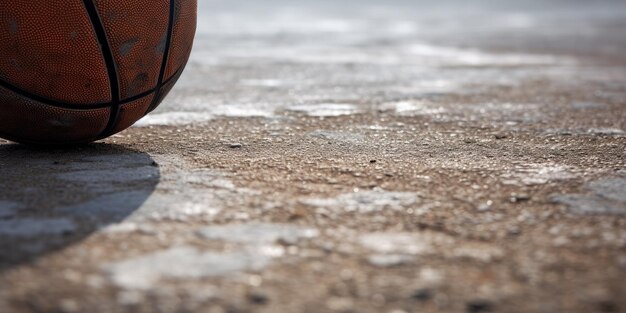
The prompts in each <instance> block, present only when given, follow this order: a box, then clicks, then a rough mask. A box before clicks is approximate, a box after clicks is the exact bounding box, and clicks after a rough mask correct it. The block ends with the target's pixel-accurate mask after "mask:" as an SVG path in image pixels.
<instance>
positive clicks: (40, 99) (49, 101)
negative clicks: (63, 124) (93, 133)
mask: <svg viewBox="0 0 626 313" xmlns="http://www.w3.org/2000/svg"><path fill="white" fill-rule="evenodd" d="M180 71H181V68H179V69H178V70H176V72H175V74H174V75H172V77H170V78H169V79H168V80H166V81H165V82H163V84H167V83H169V82H170V81H171V80H173V79H174V78H175V76H176V75H177V74H178V73H179V72H180ZM0 87H2V88H4V89H6V90H8V91H11V92H13V93H15V94H17V95H19V96H22V97H24V98H27V99H30V100H34V101H37V102H38V103H41V104H45V105H47V106H51V107H55V108H59V109H67V110H97V109H105V108H109V107H111V106H112V105H113V102H106V103H95V104H89V105H81V104H72V103H67V102H61V101H56V100H52V99H47V98H44V97H41V96H38V95H36V94H33V93H30V92H27V91H25V90H22V89H20V88H18V87H16V86H15V85H12V84H10V83H8V82H6V81H3V80H1V79H0ZM157 89H158V88H156V87H155V88H152V89H150V90H148V91H145V92H142V93H140V94H138V95H136V96H133V97H130V98H127V99H124V100H120V101H119V105H120V106H122V105H124V104H127V103H130V102H133V101H137V100H139V99H142V98H145V97H147V96H149V95H151V94H153V93H155V92H156V91H157Z"/></svg>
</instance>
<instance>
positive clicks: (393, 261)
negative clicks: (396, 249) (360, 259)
mask: <svg viewBox="0 0 626 313" xmlns="http://www.w3.org/2000/svg"><path fill="white" fill-rule="evenodd" d="M367 261H368V262H369V263H370V264H372V265H374V266H378V267H393V266H400V265H404V264H411V263H413V262H415V257H414V256H411V255H403V254H374V255H371V256H369V257H368V258H367Z"/></svg>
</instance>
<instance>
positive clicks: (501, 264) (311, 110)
mask: <svg viewBox="0 0 626 313" xmlns="http://www.w3.org/2000/svg"><path fill="white" fill-rule="evenodd" d="M200 2H201V21H200V30H199V35H198V41H197V47H196V51H195V53H194V56H193V59H192V61H191V63H190V65H189V67H188V70H187V72H186V74H185V76H184V78H183V79H182V81H181V82H180V84H179V86H178V87H177V89H175V91H174V92H173V94H172V95H171V97H170V98H169V99H168V101H167V103H165V104H164V105H163V107H162V108H160V109H159V111H158V112H155V113H154V114H152V115H151V116H150V117H148V118H146V119H145V120H143V121H141V122H140V123H139V124H138V125H137V126H136V127H134V128H132V129H130V130H128V131H126V132H124V133H122V134H120V135H118V136H115V137H113V138H110V139H108V140H105V141H103V142H100V143H97V144H93V145H89V146H85V147H79V148H74V149H66V150H36V149H31V148H27V147H23V146H18V145H13V144H9V143H4V142H3V143H2V144H0V312H18V313H20V312H68V313H69V312H212V313H216V312H252V311H254V312H256V311H259V312H394V313H400V312H623V311H624V310H626V285H625V283H624V282H625V281H626V136H625V133H624V129H626V58H625V57H624V54H623V52H624V51H625V50H624V48H625V47H626V40H625V38H626V28H625V27H624V26H625V25H626V23H625V22H624V21H626V19H624V18H623V12H626V11H624V10H622V9H623V7H620V5H619V4H618V3H617V4H616V3H614V2H607V3H603V4H602V5H593V6H592V5H591V4H588V3H586V2H581V3H578V2H573V3H572V2H571V1H564V2H563V3H561V2H558V1H550V2H545V1H541V2H538V3H534V5H535V6H533V3H532V2H524V3H521V4H520V3H518V4H515V5H516V6H518V7H510V5H509V7H502V6H501V5H502V4H499V6H498V5H496V4H498V3H492V4H490V5H487V4H485V5H480V4H477V3H475V2H472V5H471V6H469V5H467V4H465V6H464V7H462V6H461V5H463V4H462V3H463V2H462V3H461V4H456V5H450V6H447V7H443V6H441V7H440V6H436V7H433V6H432V5H427V4H424V3H421V2H420V3H418V4H415V3H412V4H406V3H401V2H399V3H397V4H389V3H390V2H385V3H386V4H384V5H383V4H382V2H380V3H379V4H378V5H377V4H376V3H375V2H373V3H367V2H365V4H363V3H364V2H357V1H354V2H342V4H341V6H339V5H338V4H332V5H331V4H329V5H328V6H324V5H323V4H318V5H311V4H308V5H307V6H304V4H302V5H294V4H293V2H291V3H289V2H287V3H285V4H276V5H271V4H269V2H266V1H264V2H263V5H259V4H257V5H254V4H252V5H251V4H249V3H246V4H237V3H236V4H233V2H232V1H229V2H228V3H215V2H208V1H207V2H204V0H201V1H200ZM391 3H393V2H391ZM459 8H461V9H459Z"/></svg>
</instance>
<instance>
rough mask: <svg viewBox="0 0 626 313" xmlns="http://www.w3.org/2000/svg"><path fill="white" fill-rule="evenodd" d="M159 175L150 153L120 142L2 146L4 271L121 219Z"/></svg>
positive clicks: (0, 252)
mask: <svg viewBox="0 0 626 313" xmlns="http://www.w3.org/2000/svg"><path fill="white" fill-rule="evenodd" d="M160 176H161V175H160V170H159V167H158V165H157V164H156V162H154V161H153V160H152V158H151V157H150V156H149V155H148V154H146V153H143V152H139V151H134V150H131V149H127V148H124V147H122V146H116V145H108V144H93V145H88V146H84V147H81V148H75V149H71V150H38V149H33V148H29V147H24V146H20V145H0V272H3V271H5V270H7V269H10V268H12V267H14V266H17V265H21V264H24V263H28V262H33V261H36V260H38V259H39V258H40V257H42V256H44V255H47V254H49V253H52V252H54V251H57V250H59V249H63V248H64V247H67V246H69V245H72V244H74V243H77V242H80V241H82V240H83V239H85V238H87V237H88V236H89V235H91V234H93V233H94V232H95V231H97V230H99V229H102V228H103V227H106V226H108V225H112V224H115V223H119V222H121V221H123V220H124V219H126V218H128V217H129V216H131V215H132V214H133V212H135V211H136V210H137V209H138V208H140V207H141V206H142V204H143V203H144V202H145V201H146V200H147V199H148V197H150V195H151V194H152V193H153V192H154V191H155V189H156V186H157V184H158V183H159V180H160Z"/></svg>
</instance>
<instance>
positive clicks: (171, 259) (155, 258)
mask: <svg viewBox="0 0 626 313" xmlns="http://www.w3.org/2000/svg"><path fill="white" fill-rule="evenodd" d="M275 254H276V253H275V251H271V250H264V249H251V250H241V251H235V252H223V253H220V252H203V251H200V250H198V249H196V248H194V247H189V246H181V247H175V248H171V249H168V250H164V251H159V252H155V253H151V254H148V255H144V256H140V257H137V258H133V259H128V260H123V261H120V262H117V263H113V264H110V265H108V266H106V267H105V271H106V272H107V273H108V274H109V275H110V277H111V279H112V281H113V282H114V283H115V285H117V286H118V287H120V288H124V289H140V290H149V289H152V288H154V287H155V285H156V284H158V283H159V282H161V281H162V280H165V279H174V280H176V279H180V280H191V279H202V278H207V277H217V276H227V275H231V274H235V273H238V272H243V271H258V270H261V269H263V268H264V267H266V266H267V265H269V264H270V261H271V259H272V258H273V257H274V256H275Z"/></svg>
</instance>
